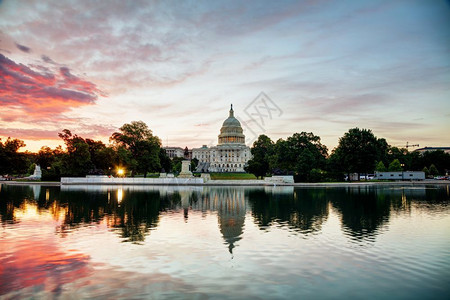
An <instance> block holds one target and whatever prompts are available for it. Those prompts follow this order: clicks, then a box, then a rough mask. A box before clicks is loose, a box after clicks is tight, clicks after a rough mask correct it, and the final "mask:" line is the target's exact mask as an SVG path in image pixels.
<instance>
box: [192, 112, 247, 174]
mask: <svg viewBox="0 0 450 300" xmlns="http://www.w3.org/2000/svg"><path fill="white" fill-rule="evenodd" d="M192 158H196V159H198V161H199V163H198V166H197V169H196V171H197V172H245V170H244V167H245V166H246V165H247V162H248V161H249V160H250V158H251V152H250V148H249V147H247V146H246V145H245V136H244V133H243V130H242V127H241V123H240V122H239V121H238V120H237V119H236V118H235V117H234V111H233V105H231V109H230V114H229V116H228V118H227V119H226V120H225V121H224V122H223V125H222V128H221V129H220V134H219V143H218V145H217V146H213V147H208V146H206V145H203V146H202V147H201V148H194V149H192Z"/></svg>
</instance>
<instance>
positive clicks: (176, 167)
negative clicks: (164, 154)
mask: <svg viewBox="0 0 450 300" xmlns="http://www.w3.org/2000/svg"><path fill="white" fill-rule="evenodd" d="M183 160H184V158H183V157H174V158H173V160H172V172H173V173H175V174H179V173H180V172H181V162H182V161H183Z"/></svg>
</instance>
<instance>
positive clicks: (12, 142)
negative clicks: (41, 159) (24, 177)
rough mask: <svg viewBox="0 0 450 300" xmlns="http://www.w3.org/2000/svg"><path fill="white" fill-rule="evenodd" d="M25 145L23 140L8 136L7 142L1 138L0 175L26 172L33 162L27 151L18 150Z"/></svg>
mask: <svg viewBox="0 0 450 300" xmlns="http://www.w3.org/2000/svg"><path fill="white" fill-rule="evenodd" d="M22 147H25V143H24V142H23V141H22V140H18V139H11V138H8V139H7V140H6V141H5V142H2V140H1V139H0V175H6V174H8V175H12V174H17V175H19V174H26V173H27V171H28V167H29V165H30V164H31V162H29V161H28V160H27V155H26V154H25V153H20V152H18V150H19V149H20V148H22Z"/></svg>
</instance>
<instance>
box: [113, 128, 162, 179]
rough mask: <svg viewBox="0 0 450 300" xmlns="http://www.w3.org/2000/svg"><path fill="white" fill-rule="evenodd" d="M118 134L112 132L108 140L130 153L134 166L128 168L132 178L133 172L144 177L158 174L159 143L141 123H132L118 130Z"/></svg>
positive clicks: (159, 163)
mask: <svg viewBox="0 0 450 300" xmlns="http://www.w3.org/2000/svg"><path fill="white" fill-rule="evenodd" d="M119 130H120V132H114V133H113V134H112V135H111V138H110V140H112V141H114V142H115V143H116V144H117V145H119V146H123V147H124V148H125V149H127V150H129V151H130V152H131V156H132V158H133V159H134V160H135V162H136V164H131V165H130V166H129V167H130V168H131V171H132V173H131V174H132V176H134V174H135V172H142V173H143V174H144V177H146V176H147V172H155V171H157V172H159V171H160V169H161V162H160V148H161V141H160V139H159V138H158V137H157V136H154V135H153V132H152V131H151V130H150V129H149V128H148V126H147V124H145V123H144V122H142V121H133V122H131V124H124V125H123V126H122V127H120V128H119Z"/></svg>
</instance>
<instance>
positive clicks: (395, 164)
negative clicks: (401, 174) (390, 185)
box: [388, 159, 403, 172]
mask: <svg viewBox="0 0 450 300" xmlns="http://www.w3.org/2000/svg"><path fill="white" fill-rule="evenodd" d="M388 170H389V172H398V171H402V170H403V169H402V164H401V163H400V161H399V160H398V159H394V160H393V161H392V162H391V163H390V164H389V168H388Z"/></svg>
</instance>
